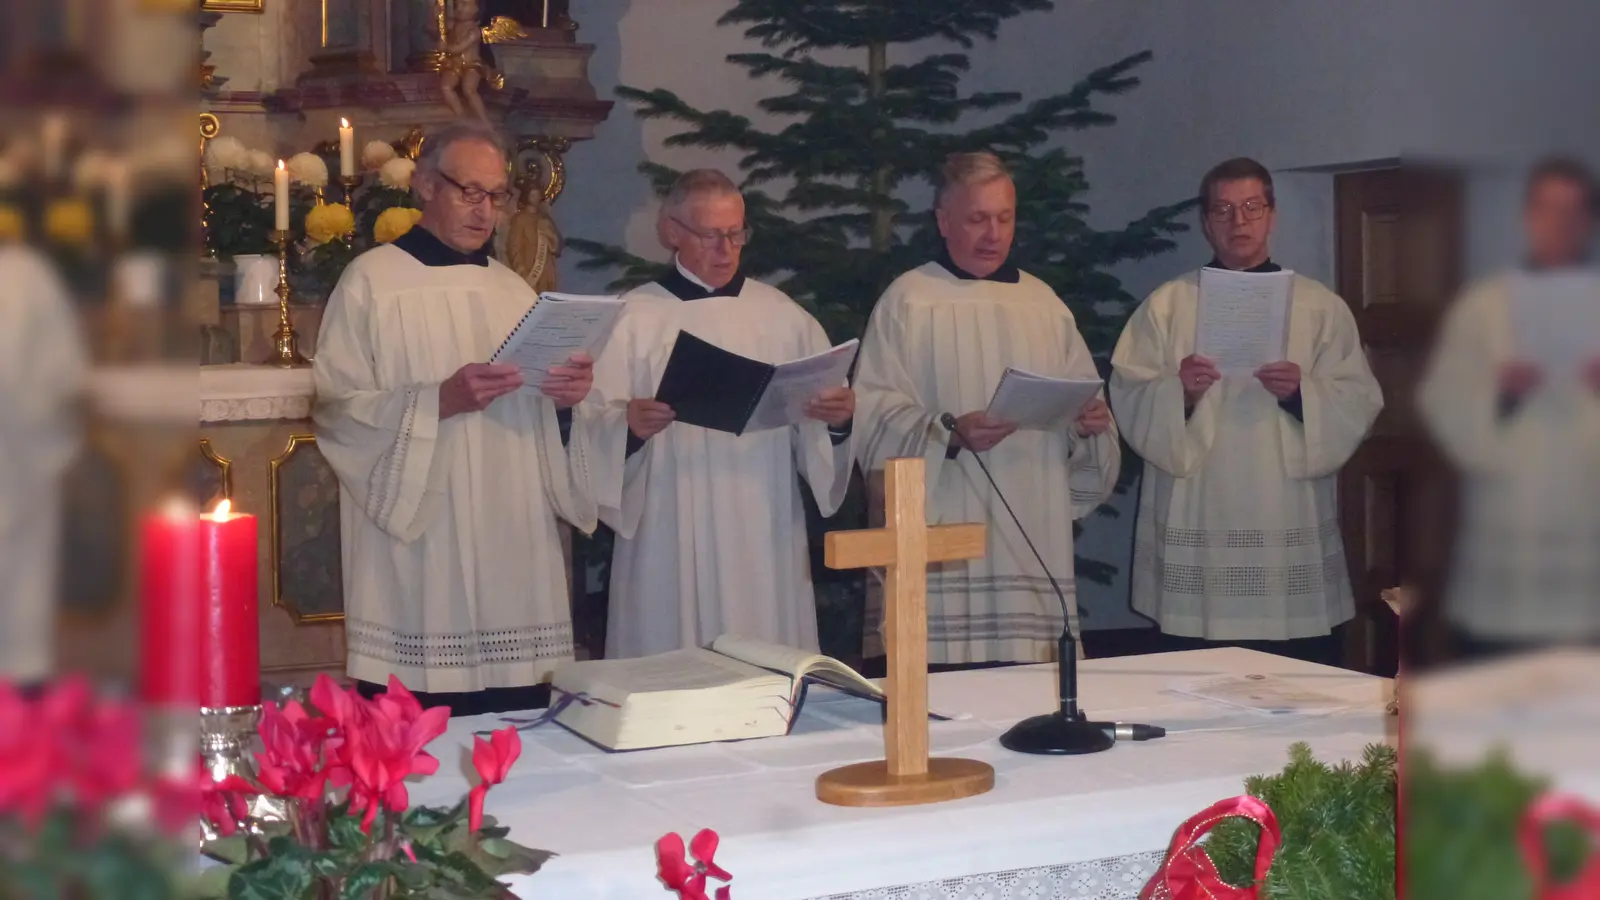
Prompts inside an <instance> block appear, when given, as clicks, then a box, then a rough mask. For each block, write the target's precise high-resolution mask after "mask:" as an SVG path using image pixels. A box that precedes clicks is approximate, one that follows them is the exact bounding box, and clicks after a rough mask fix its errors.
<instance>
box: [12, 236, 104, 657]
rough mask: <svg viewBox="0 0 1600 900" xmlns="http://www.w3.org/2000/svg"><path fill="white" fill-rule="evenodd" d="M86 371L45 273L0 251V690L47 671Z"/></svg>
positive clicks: (60, 292)
mask: <svg viewBox="0 0 1600 900" xmlns="http://www.w3.org/2000/svg"><path fill="white" fill-rule="evenodd" d="M88 371H89V367H88V358H87V352H86V350H85V347H84V341H83V334H82V332H81V328H80V325H79V322H78V318H77V313H76V311H75V310H74V309H73V306H72V301H71V299H70V297H69V296H68V294H67V289H66V286H65V285H64V284H63V283H62V281H61V278H60V276H59V275H58V273H57V272H56V270H55V268H54V266H53V264H52V263H51V262H50V261H49V260H48V259H46V258H45V257H44V256H42V255H41V254H39V253H38V252H36V251H34V250H33V249H31V248H29V247H26V246H24V245H22V244H20V243H15V242H12V243H6V244H4V245H0V448H3V455H4V458H5V464H4V465H3V466H0V592H3V594H0V681H11V682H13V683H20V684H31V683H37V682H40V681H43V680H44V679H45V678H46V677H48V676H49V675H50V672H51V667H52V665H53V663H54V657H55V654H54V647H55V623H56V609H57V600H58V597H57V580H58V579H57V576H58V573H59V570H60V550H61V548H60V541H61V514H62V492H61V486H62V485H61V478H62V475H63V474H64V473H65V472H66V470H67V468H68V467H69V466H70V465H71V464H72V460H73V458H74V457H75V455H76V454H77V451H78V447H79V443H80V420H79V409H80V404H79V401H80V399H81V396H82V392H83V389H84V386H85V382H86V380H87V377H88Z"/></svg>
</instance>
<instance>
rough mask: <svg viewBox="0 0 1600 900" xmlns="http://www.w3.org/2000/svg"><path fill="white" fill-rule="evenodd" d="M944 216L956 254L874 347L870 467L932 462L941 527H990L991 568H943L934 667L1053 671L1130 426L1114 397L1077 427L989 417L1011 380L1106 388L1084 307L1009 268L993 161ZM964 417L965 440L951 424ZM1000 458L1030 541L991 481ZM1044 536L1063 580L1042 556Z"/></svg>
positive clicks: (1007, 233)
mask: <svg viewBox="0 0 1600 900" xmlns="http://www.w3.org/2000/svg"><path fill="white" fill-rule="evenodd" d="M941 175H942V178H941V179H940V183H939V189H938V195H937V199H936V200H935V208H934V215H935V217H936V218H937V220H938V224H939V233H940V234H941V235H943V237H944V241H945V249H944V252H943V253H941V254H940V255H939V257H938V258H937V259H935V260H933V261H931V262H928V263H925V264H923V265H922V266H919V267H917V268H915V269H913V270H911V271H910V272H907V273H905V274H904V275H901V276H900V277H899V278H897V279H895V281H894V283H893V284H891V285H889V289H888V290H887V291H885V292H884V294H883V296H882V297H881V298H880V299H879V300H878V305H877V307H876V308H875V309H874V310H873V313H872V320H871V322H870V323H869V324H868V325H867V333H866V336H865V337H864V338H863V339H862V346H861V366H860V371H859V372H858V373H857V377H856V389H857V390H858V391H860V395H861V412H860V420H861V421H860V423H859V425H858V431H859V432H860V444H859V449H860V459H861V466H862V468H863V469H865V470H868V471H873V470H877V469H881V468H883V465H884V463H885V462H887V461H888V460H889V459H891V458H894V457H905V456H920V457H923V458H924V459H926V460H927V472H928V481H927V486H928V500H927V502H928V512H929V517H930V518H932V519H934V520H935V521H942V522H984V523H986V524H987V525H988V526H989V527H988V547H987V550H986V552H985V555H984V557H983V558H982V559H977V560H972V561H969V562H959V563H952V564H946V565H941V566H936V567H934V568H933V569H931V570H929V572H928V660H929V662H930V664H932V665H934V666H938V667H942V668H950V667H962V666H972V665H981V664H990V663H1007V662H1028V663H1034V662H1046V661H1048V660H1050V659H1051V657H1052V656H1053V653H1054V648H1055V646H1056V640H1057V638H1058V637H1059V635H1060V634H1061V626H1062V610H1061V604H1060V602H1059V601H1058V600H1057V598H1056V595H1055V590H1054V588H1053V587H1052V585H1051V580H1050V576H1051V575H1052V574H1053V575H1054V576H1055V577H1056V580H1057V581H1058V582H1059V583H1060V585H1061V587H1062V589H1063V592H1064V593H1065V594H1066V596H1067V602H1068V615H1069V616H1070V617H1071V619H1072V625H1073V630H1074V632H1076V631H1077V607H1076V601H1075V598H1074V594H1073V581H1072V572H1073V550H1072V541H1073V535H1072V523H1073V521H1074V520H1076V519H1080V518H1082V517H1084V516H1086V515H1088V514H1089V513H1090V512H1091V511H1093V510H1094V508H1095V507H1097V506H1099V505H1100V503H1101V502H1103V501H1104V500H1105V499H1106V497H1107V496H1108V495H1109V494H1110V493H1111V489H1112V487H1113V486H1114V485H1115V484H1116V480H1117V470H1118V466H1119V463H1120V455H1119V450H1118V440H1117V430H1116V426H1115V424H1114V423H1113V422H1112V421H1111V414H1110V412H1109V410H1108V409H1107V408H1106V404H1105V401H1104V400H1103V399H1102V398H1101V397H1098V396H1097V397H1096V398H1095V399H1093V400H1091V401H1089V403H1088V405H1087V406H1085V407H1084V408H1083V409H1082V410H1081V411H1080V412H1079V413H1078V414H1077V416H1076V418H1075V419H1073V420H1072V421H1065V422H1061V423H1060V424H1058V425H1055V426H1053V427H1048V428H1041V429H1022V430H1019V429H1018V428H1017V427H1016V425H1015V424H1014V423H1011V422H1006V421H999V420H996V419H994V418H992V417H991V416H989V415H988V414H987V413H986V412H985V409H986V408H987V407H988V405H989V400H990V398H991V397H992V396H993V395H994V393H995V389H996V387H997V386H998V384H999V382H1000V379H1001V378H1002V377H1003V376H1004V375H1005V373H1006V370H1007V369H1008V368H1013V367H1014V368H1017V369H1022V370H1025V371H1028V372H1032V373H1035V374H1038V375H1047V376H1052V377H1057V378H1073V379H1091V380H1098V379H1099V374H1098V372H1097V371H1096V369H1095V364H1094V360H1093V359H1092V358H1091V357H1090V355H1089V348H1088V346H1086V345H1085V344H1084V341H1083V336H1082V335H1081V334H1079V333H1078V328H1077V324H1076V322H1075V321H1074V320H1073V317H1072V312H1071V310H1069V309H1067V307H1066V304H1064V303H1062V302H1061V298H1059V297H1057V296H1056V294H1055V292H1054V291H1052V290H1051V289H1050V287H1049V286H1048V285H1046V284H1045V283H1044V282H1042V281H1040V280H1039V279H1037V278H1035V277H1033V276H1032V275H1029V274H1028V273H1026V272H1023V271H1021V270H1019V269H1018V268H1017V267H1016V265H1014V264H1013V263H1011V262H1010V261H1009V258H1010V255H1011V242H1012V237H1013V236H1014V234H1015V227H1016V214H1017V192H1016V187H1015V186H1014V185H1013V184H1012V181H1011V176H1010V174H1009V172H1007V170H1006V167H1005V165H1004V163H1002V162H1001V160H1000V159H999V158H998V157H997V156H995V155H994V154H992V153H961V154H955V155H953V156H951V157H950V158H949V159H948V160H947V161H946V163H945V166H944V169H943V171H942V173H941ZM945 414H949V415H951V416H953V417H954V424H955V428H954V429H953V430H951V429H947V428H945V427H944V425H943V424H942V422H941V419H943V418H944V416H945ZM976 454H983V456H984V458H985V459H986V460H987V461H988V466H989V470H990V471H991V472H992V473H993V475H994V479H995V482H996V483H997V484H999V485H1000V490H1001V491H1002V492H1003V493H1004V494H1005V495H1006V497H1007V498H1009V499H1010V501H1011V503H1012V504H1013V508H1014V509H1015V511H1016V514H1017V518H1018V519H1020V520H1021V521H1022V523H1023V527H1024V528H1025V529H1026V532H1027V533H1026V535H1024V533H1023V532H1022V531H1019V530H1018V529H1017V526H1016V525H1015V524H1014V523H1013V522H1012V519H1011V517H1010V516H1009V515H1008V514H1007V513H1006V509H1005V506H1004V501H1003V500H1002V498H1001V496H1000V494H997V493H996V492H995V489H994V488H992V487H991V486H990V485H989V482H988V480H987V479H986V478H985V477H984V474H983V472H982V471H981V470H980V469H979V467H978V464H977V460H976V459H975V455H976ZM1029 537H1031V538H1032V539H1033V541H1034V543H1035V545H1036V546H1037V547H1038V549H1039V553H1040V554H1041V555H1042V556H1043V557H1044V559H1045V562H1046V563H1047V564H1048V565H1049V571H1048V573H1047V572H1046V571H1045V570H1043V569H1041V568H1040V566H1039V562H1038V560H1037V559H1035V558H1034V555H1033V553H1032V552H1031V551H1030V550H1029V549H1028V538H1029ZM882 617H883V608H882V602H881V595H880V594H879V593H878V592H877V591H873V592H872V593H871V594H869V597H868V609H867V635H866V646H867V655H868V656H869V658H870V657H875V656H877V655H879V654H881V653H882V652H883V651H882V636H881V634H880V633H879V629H880V628H881V626H882Z"/></svg>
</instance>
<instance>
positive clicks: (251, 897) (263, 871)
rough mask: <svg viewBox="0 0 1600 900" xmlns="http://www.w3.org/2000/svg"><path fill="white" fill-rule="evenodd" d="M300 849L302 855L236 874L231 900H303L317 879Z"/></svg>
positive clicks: (284, 856)
mask: <svg viewBox="0 0 1600 900" xmlns="http://www.w3.org/2000/svg"><path fill="white" fill-rule="evenodd" d="M300 849H301V850H302V854H294V853H283V854H275V855H273V856H268V857H267V858H266V859H261V860H257V861H255V862H253V863H250V864H249V865H247V866H244V867H242V868H240V869H239V870H238V871H237V872H234V873H233V877H232V878H231V879H229V880H228V900H302V898H303V897H304V895H305V893H306V892H307V891H309V890H310V889H311V885H312V882H313V881H314V877H313V875H312V872H311V866H310V864H309V862H308V861H307V860H306V859H305V858H304V855H303V848H300Z"/></svg>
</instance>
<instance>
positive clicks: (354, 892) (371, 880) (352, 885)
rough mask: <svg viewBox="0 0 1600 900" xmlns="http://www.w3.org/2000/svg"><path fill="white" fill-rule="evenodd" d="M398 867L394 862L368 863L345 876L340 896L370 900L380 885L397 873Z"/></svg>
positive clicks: (343, 899)
mask: <svg viewBox="0 0 1600 900" xmlns="http://www.w3.org/2000/svg"><path fill="white" fill-rule="evenodd" d="M398 869H399V866H396V865H394V864H393V863H387V862H370V863H366V864H365V865H363V866H361V867H360V868H358V869H356V870H355V871H354V872H352V873H350V875H349V876H348V877H346V878H345V881H344V887H343V888H341V889H340V892H339V897H340V898H341V900H368V898H369V897H371V896H372V892H373V891H374V890H376V889H377V888H378V886H379V885H381V884H383V883H384V882H385V881H387V880H389V879H390V878H392V877H395V876H396V875H397V870H398Z"/></svg>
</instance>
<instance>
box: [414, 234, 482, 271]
mask: <svg viewBox="0 0 1600 900" xmlns="http://www.w3.org/2000/svg"><path fill="white" fill-rule="evenodd" d="M394 245H395V246H396V247H399V248H400V249H401V250H404V251H405V252H407V253H409V254H411V255H412V256H414V257H416V260H417V262H420V263H422V264H423V265H425V266H487V265H488V264H489V251H488V249H487V247H488V245H487V244H485V245H484V246H483V247H479V248H478V249H477V250H475V251H473V252H472V253H462V252H461V251H460V250H457V249H456V248H454V247H452V246H450V245H449V244H446V243H445V242H444V241H441V240H439V239H438V238H437V237H434V235H433V232H431V231H429V230H428V229H426V228H423V227H422V226H420V225H419V226H416V227H414V228H412V229H411V230H410V231H408V232H406V233H405V234H402V235H400V236H399V237H397V238H395V239H394Z"/></svg>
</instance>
